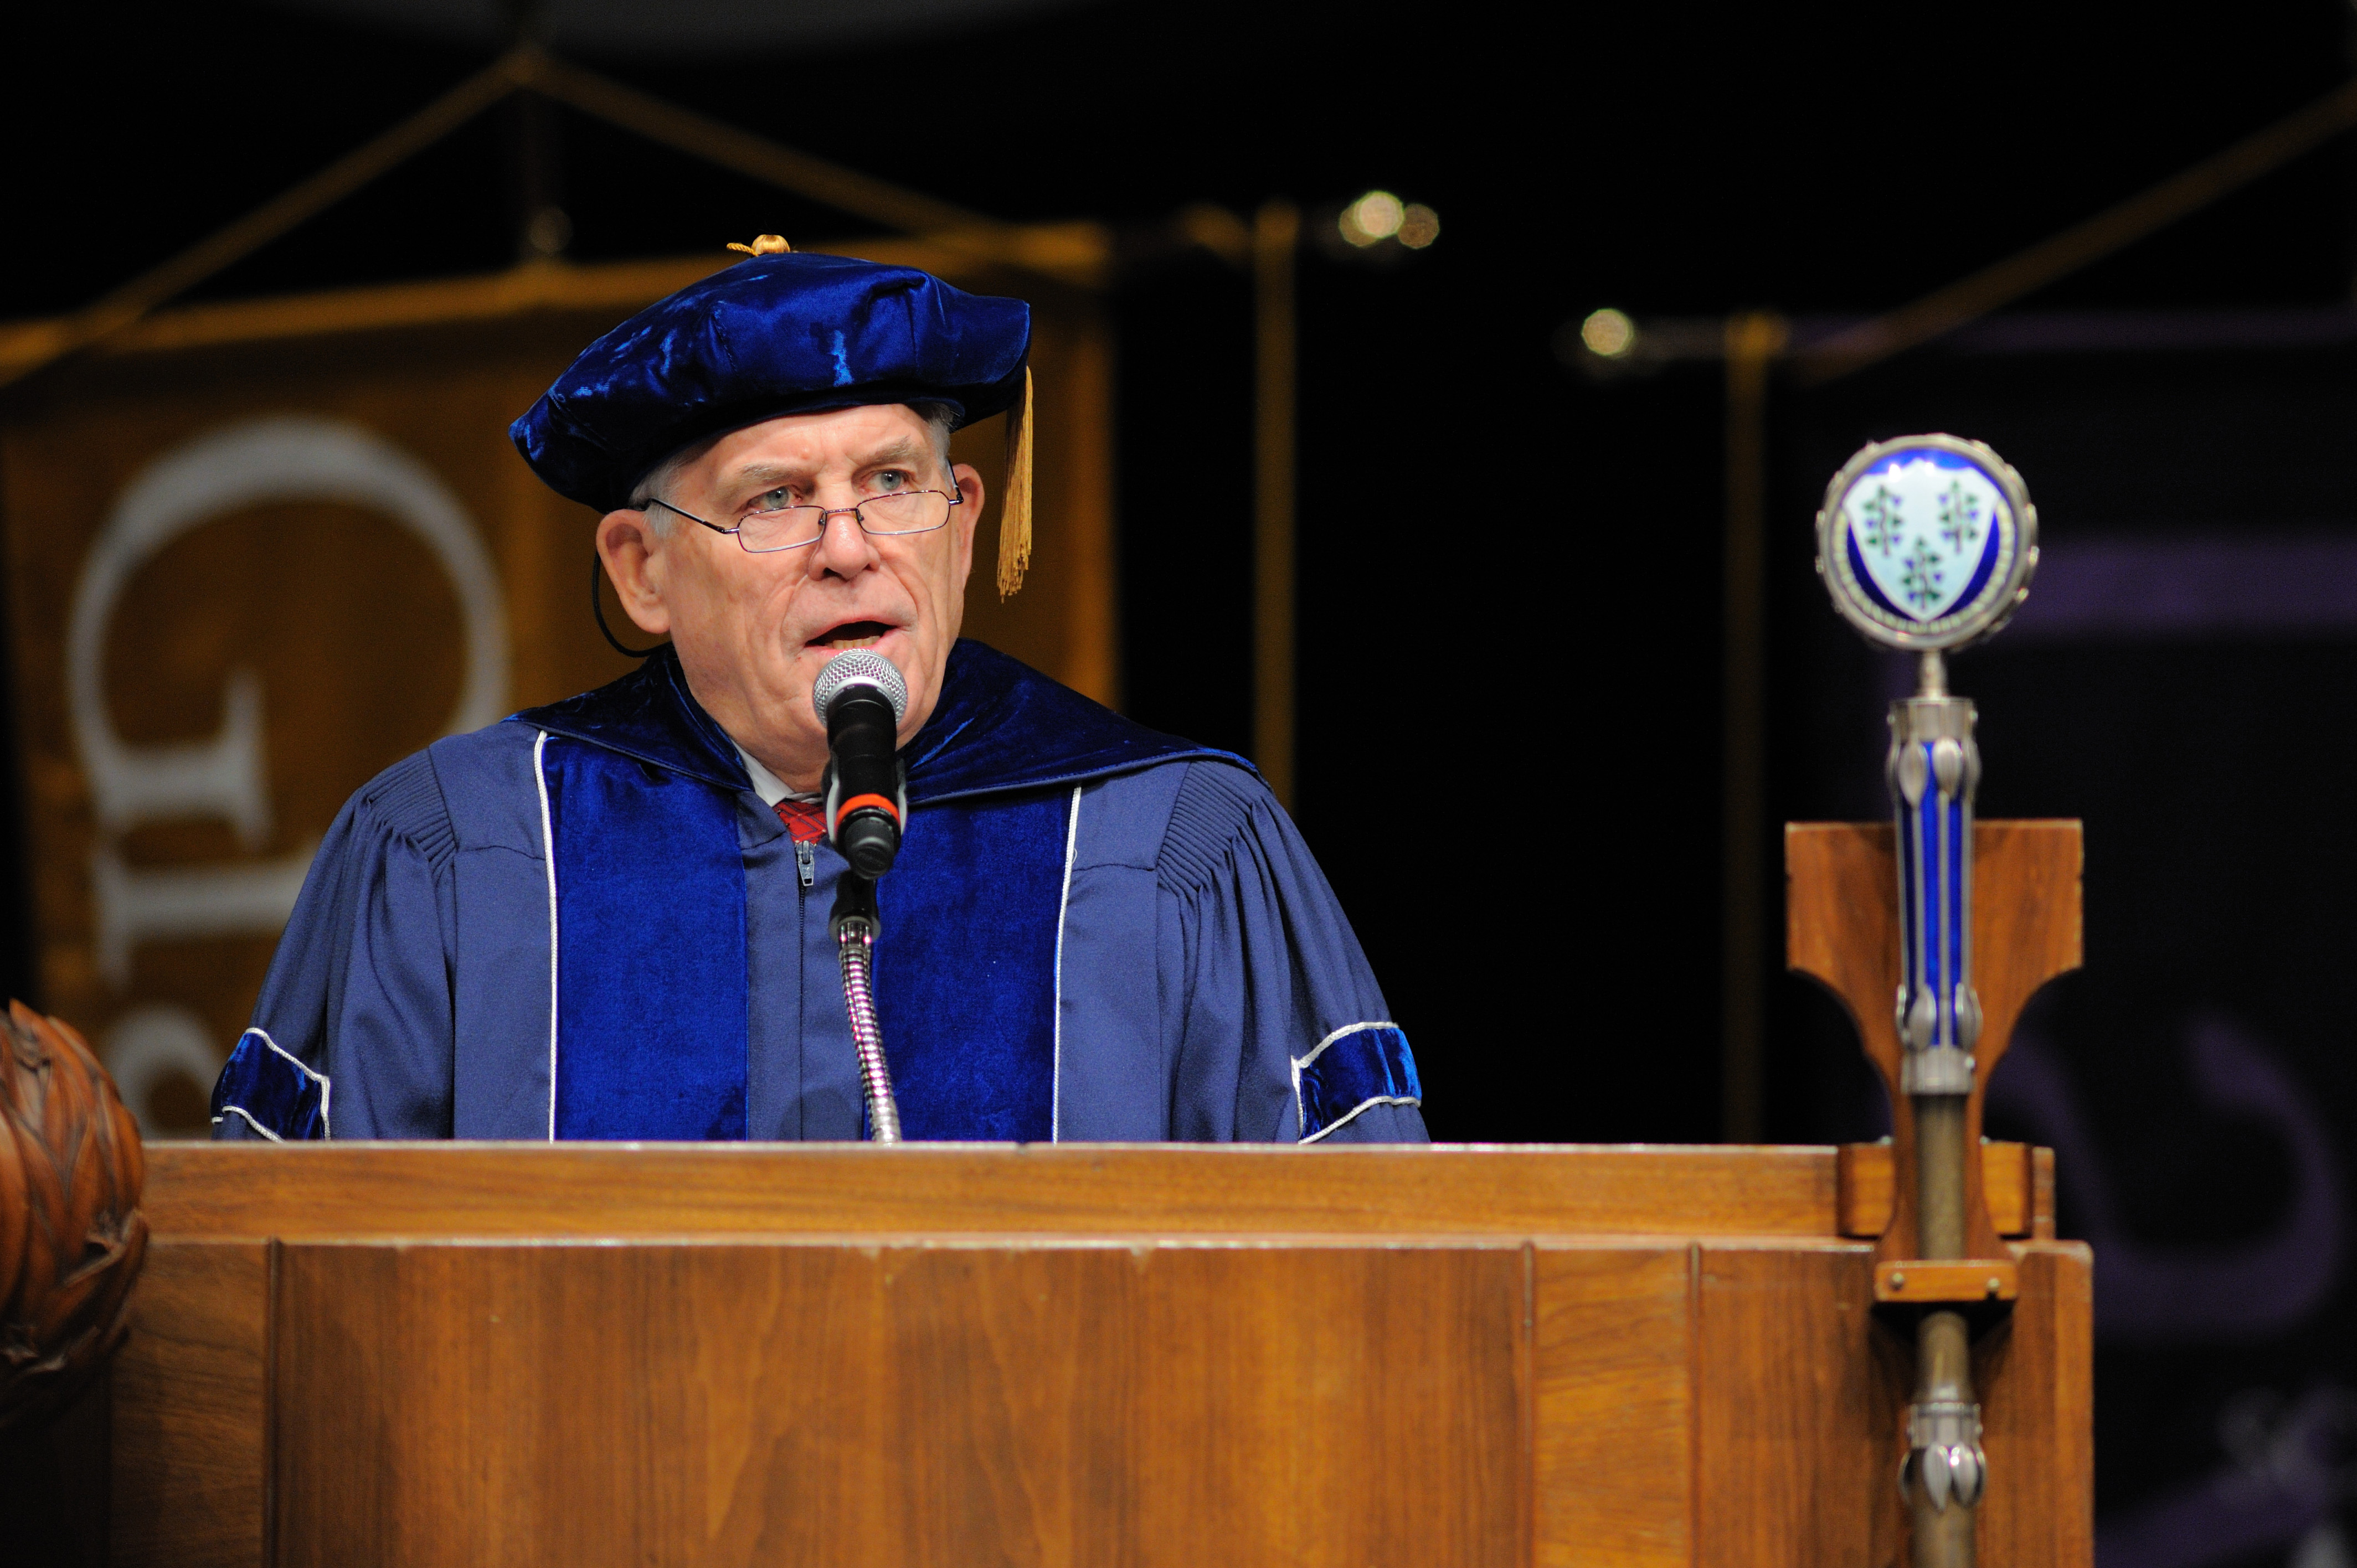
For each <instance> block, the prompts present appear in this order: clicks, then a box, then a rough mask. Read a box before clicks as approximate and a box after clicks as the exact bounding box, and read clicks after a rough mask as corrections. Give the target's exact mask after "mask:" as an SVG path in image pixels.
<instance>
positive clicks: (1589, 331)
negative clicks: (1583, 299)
mask: <svg viewBox="0 0 2357 1568" xmlns="http://www.w3.org/2000/svg"><path fill="white" fill-rule="evenodd" d="M1579 340H1580V342H1581V343H1583V344H1585V345H1586V346H1587V351H1588V352H1589V353H1591V354H1593V355H1595V356H1596V357H1597V358H1598V359H1599V360H1617V359H1619V358H1620V356H1621V355H1623V354H1626V353H1627V352H1628V351H1629V350H1630V349H1633V348H1635V347H1636V346H1637V324H1636V323H1635V322H1633V321H1631V320H1630V319H1629V316H1628V313H1627V312H1626V311H1620V310H1615V309H1613V308H1612V307H1611V306H1605V307H1604V308H1603V309H1602V310H1598V311H1593V312H1591V313H1590V314H1589V315H1588V317H1587V320H1585V321H1583V322H1581V323H1580V324H1579Z"/></svg>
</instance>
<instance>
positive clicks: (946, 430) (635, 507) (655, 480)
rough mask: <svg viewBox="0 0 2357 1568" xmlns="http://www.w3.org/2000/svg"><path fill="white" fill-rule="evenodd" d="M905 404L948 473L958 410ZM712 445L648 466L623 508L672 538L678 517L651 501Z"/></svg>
mask: <svg viewBox="0 0 2357 1568" xmlns="http://www.w3.org/2000/svg"><path fill="white" fill-rule="evenodd" d="M906 406H907V407H908V410H909V413H913V414H915V415H916V416H917V417H918V418H919V419H920V420H922V421H923V422H924V425H925V429H926V430H927V431H928V432H929V433H930V434H931V436H932V438H933V456H934V458H935V460H936V461H938V462H939V463H940V464H941V466H942V473H944V474H946V473H948V472H949V468H950V433H951V432H952V431H954V430H955V429H956V428H957V427H958V413H957V409H956V408H955V406H953V405H952V404H950V403H942V402H940V401H938V400H936V399H932V398H921V399H919V400H917V401H915V402H912V403H909V404H907V405H906ZM710 445H711V443H709V442H706V441H694V442H690V443H689V444H688V445H687V446H683V447H681V448H680V449H679V450H678V451H676V452H674V453H673V454H672V455H671V456H668V457H666V458H664V459H663V460H662V462H660V463H657V464H656V465H655V466H654V467H651V468H649V469H648V470H647V471H646V474H645V476H644V477H643V478H640V480H639V482H638V483H637V484H635V485H633V486H631V487H630V505H629V506H628V507H626V508H624V509H623V510H626V511H642V512H645V513H646V514H647V526H648V527H649V528H650V529H652V530H653V531H654V536H655V537H656V538H657V539H667V538H669V537H670V536H671V531H672V529H673V526H674V525H675V524H676V523H677V522H678V521H679V520H678V519H677V518H676V517H674V516H673V515H672V513H671V512H670V511H668V510H665V509H663V508H662V507H658V506H655V505H653V504H652V503H653V502H654V500H655V499H656V498H657V497H659V496H666V495H669V494H670V493H671V492H672V490H673V489H674V488H675V487H676V486H677V485H678V483H679V476H680V471H681V470H682V469H683V468H685V467H687V466H688V464H689V463H691V462H693V461H694V459H695V458H697V457H700V456H703V455H704V453H705V451H706V450H707V449H708V448H709V446H710Z"/></svg>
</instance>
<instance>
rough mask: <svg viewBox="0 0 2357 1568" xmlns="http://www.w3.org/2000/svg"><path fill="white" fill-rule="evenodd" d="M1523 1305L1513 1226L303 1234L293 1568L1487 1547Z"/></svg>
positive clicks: (289, 1534) (1319, 1560)
mask: <svg viewBox="0 0 2357 1568" xmlns="http://www.w3.org/2000/svg"><path fill="white" fill-rule="evenodd" d="M1524 1294H1525V1281H1524V1259H1523V1252H1522V1250H1521V1249H1519V1248H1516V1247H1512V1246H1500V1245H1491V1246H1487V1247H1467V1246H1457V1247H1440V1248H1422V1247H1405V1246H1401V1247H1391V1248H1384V1249H1381V1250H1376V1249H1366V1248H1348V1247H1341V1248H1315V1247H1312V1248H1300V1247H1225V1246H1204V1245H1178V1246H1161V1247H1141V1248H1129V1247H1087V1246H1071V1245H1056V1244H1039V1245H1030V1246H1005V1245H995V1246H987V1247H926V1246H879V1247H868V1248H854V1247H799V1248H776V1247H762V1246H748V1245H735V1244H727V1243H719V1244H704V1245H687V1246H662V1245H640V1246H631V1247H625V1248H602V1247H572V1246H545V1247H531V1248H518V1247H480V1246H451V1245H438V1246H424V1245H401V1244H374V1245H315V1244H297V1245H290V1246H288V1247H287V1248H286V1249H285V1254H284V1257H283V1260H282V1262H281V1267H280V1276H279V1304H280V1305H279V1310H280V1313H281V1322H282V1329H281V1333H280V1337H279V1341H278V1350H277V1371H278V1377H279V1380H280V1414H279V1459H278V1464H277V1466H276V1481H277V1487H278V1494H279V1498H280V1503H279V1520H280V1522H279V1531H280V1536H279V1539H280V1551H279V1553H278V1558H277V1561H278V1562H279V1563H284V1564H287V1565H289V1568H294V1565H298V1564H320V1565H323V1568H325V1565H335V1568H363V1565H374V1564H386V1565H393V1564H409V1563H415V1564H447V1563H526V1562H540V1563H566V1564H570V1565H578V1568H597V1565H602V1564H614V1565H616V1568H619V1565H622V1564H632V1565H641V1564H643V1565H654V1564H668V1563H678V1564H683V1565H685V1564H695V1565H699V1568H703V1565H717V1564H730V1563H831V1564H861V1563H878V1564H882V1563H895V1564H897V1563H1074V1564H1082V1563H1139V1564H1152V1563H1168V1564H1173V1565H1174V1568H1175V1565H1181V1564H1184V1565H1189V1568H1191V1565H1195V1564H1200V1563H1213V1562H1220V1561H1232V1560H1236V1559H1235V1557H1234V1553H1236V1552H1239V1551H1241V1552H1244V1553H1246V1554H1247V1556H1249V1557H1250V1558H1253V1559H1256V1560H1258V1561H1263V1562H1270V1563H1303V1564H1324V1563H1331V1564H1335V1565H1337V1568H1342V1565H1345V1564H1347V1565H1351V1568H1360V1565H1363V1564H1365V1563H1378V1562H1380V1563H1463V1564H1468V1565H1474V1564H1487V1563H1494V1564H1499V1565H1500V1568H1504V1565H1506V1564H1509V1563H1516V1562H1519V1561H1521V1560H1522V1558H1523V1550H1524V1549H1523V1541H1522V1536H1521V1530H1520V1529H1519V1527H1518V1516H1517V1509H1518V1499H1519V1498H1521V1497H1523V1496H1524V1495H1526V1493H1527V1489H1528V1484H1527V1479H1526V1477H1525V1476H1524V1474H1523V1463H1524V1455H1525V1453H1526V1442H1527V1439H1526V1434H1525V1433H1524V1431H1523V1419H1524V1415H1523V1407H1522V1403H1521V1401H1520V1398H1519V1390H1518V1385H1519V1382H1520V1377H1519V1375H1518V1363H1519V1361H1520V1359H1521V1358H1522V1355H1523V1345H1522V1343H1521V1340H1522V1326H1523V1321H1524V1319H1523V1300H1524ZM393 1389H398V1390H399V1394H398V1395H397V1397H385V1396H383V1395H380V1396H379V1397H378V1398H376V1399H373V1400H369V1399H356V1398H354V1397H353V1396H354V1391H356V1390H380V1391H390V1390H393Z"/></svg>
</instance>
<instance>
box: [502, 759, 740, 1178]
mask: <svg viewBox="0 0 2357 1568" xmlns="http://www.w3.org/2000/svg"><path fill="white" fill-rule="evenodd" d="M542 776H543V778H544V780H545V781H546V783H547V787H548V810H549V818H550V821H551V822H552V824H554V828H555V840H556V903H557V919H556V943H557V955H558V957H557V974H556V1017H557V1041H556V1110H555V1121H556V1127H555V1133H556V1136H558V1137H560V1138H608V1139H630V1138H651V1139H679V1140H704V1139H720V1138H728V1139H734V1138H742V1137H744V1136H745V1108H746V1099H747V1070H748V1069H747V1060H746V1042H747V1026H746V1015H745V1009H746V1002H747V989H748V988H747V982H746V972H745V863H744V857H743V855H742V854H740V853H739V851H738V849H737V804H736V800H735V797H734V796H733V794H730V793H726V792H724V791H722V790H718V789H714V788H712V787H711V786H710V785H707V784H705V783H702V782H700V781H698V780H696V779H690V778H685V777H683V776H682V775H679V774H676V773H670V772H666V771H664V770H663V769H661V768H652V767H650V766H648V765H647V764H645V763H643V762H640V761H639V760H638V759H637V758H635V757H628V756H625V755H623V754H621V753H619V752H616V751H609V750H607V749H605V748H604V747H601V746H587V745H584V744H582V743H581V742H578V741H573V740H567V739H565V738H563V737H560V736H551V737H549V740H548V743H547V746H546V748H545V750H544V753H543V757H542Z"/></svg>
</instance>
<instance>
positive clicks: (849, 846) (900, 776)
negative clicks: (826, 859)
mask: <svg viewBox="0 0 2357 1568" xmlns="http://www.w3.org/2000/svg"><path fill="white" fill-rule="evenodd" d="M811 705H812V706H813V707H814V708H816V709H817V710H818V722H819V723H821V724H823V725H825V726H826V751H827V760H826V778H825V780H824V782H823V783H822V784H821V785H820V787H819V788H820V792H821V793H822V794H823V796H824V798H825V811H826V835H827V838H828V840H829V841H830V842H831V843H834V847H835V848H836V850H837V851H839V852H840V853H841V854H842V855H843V858H844V860H845V862H846V865H845V868H844V873H843V877H842V879H841V880H840V881H839V882H837V883H836V884H835V888H834V909H833V910H832V911H831V912H830V913H829V914H828V916H827V930H828V932H829V933H830V934H831V935H833V936H834V951H835V958H836V960H837V961H838V962H839V963H840V964H841V965H842V968H843V1008H844V1011H845V1013H846V1014H847V1015H849V1016H850V1019H851V1041H852V1045H853V1046H854V1047H856V1049H857V1051H858V1053H859V1087H860V1091H861V1093H862V1094H863V1095H864V1096H865V1098H866V1101H867V1126H868V1132H869V1134H870V1135H871V1136H872V1137H873V1138H874V1140H875V1141H876V1142H877V1143H879V1144H897V1143H899V1141H900V1108H899V1105H898V1104H897V1103H896V1102H895V1101H893V1099H892V1073H891V1069H889V1068H888V1066H887V1065H886V1063H885V1060H884V1030H883V1027H882V1026H881V1025H880V1024H878V1023H877V1017H876V987H875V964H876V942H877V939H878V938H879V937H881V936H882V935H883V934H884V918H883V916H882V914H881V913H880V912H878V910H877V907H876V884H877V880H878V879H879V878H881V877H882V876H883V875H884V874H885V873H886V872H888V871H889V870H891V869H892V861H893V859H894V857H895V856H897V855H898V854H899V852H900V828H901V824H902V823H904V822H907V821H908V820H909V770H908V768H907V766H906V765H905V764H903V763H902V762H901V761H900V758H899V740H898V732H899V724H900V718H901V715H902V714H906V713H907V712H908V711H909V683H908V682H906V681H905V680H903V679H902V678H901V675H900V671H899V666H897V665H895V664H894V663H893V662H892V661H891V660H888V659H887V658H885V657H884V656H883V655H882V654H880V653H877V652H874V651H872V650H867V649H864V648H854V649H847V650H845V651H843V652H841V653H838V654H836V655H835V656H834V658H832V659H830V660H827V661H826V663H825V665H824V666H823V668H822V669H821V670H820V671H819V672H818V679H817V681H815V682H813V683H812V686H811Z"/></svg>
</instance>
